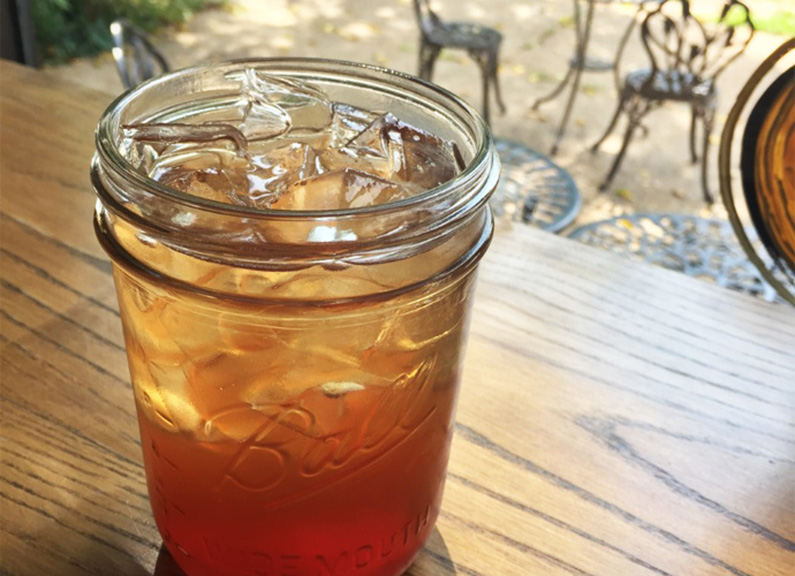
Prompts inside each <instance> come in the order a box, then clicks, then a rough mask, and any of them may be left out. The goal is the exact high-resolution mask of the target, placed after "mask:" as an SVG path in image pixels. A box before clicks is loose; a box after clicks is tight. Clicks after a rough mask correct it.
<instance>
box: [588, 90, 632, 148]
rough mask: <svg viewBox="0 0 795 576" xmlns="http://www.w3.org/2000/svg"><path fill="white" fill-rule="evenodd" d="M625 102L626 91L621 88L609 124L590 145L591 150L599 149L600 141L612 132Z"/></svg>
mask: <svg viewBox="0 0 795 576" xmlns="http://www.w3.org/2000/svg"><path fill="white" fill-rule="evenodd" d="M626 102H627V95H626V91H625V90H622V91H621V98H620V100H619V101H618V106H617V107H616V111H615V113H614V114H613V117H612V118H611V119H610V124H608V125H607V129H606V130H605V131H604V134H602V137H601V138H599V140H597V141H596V142H595V143H594V145H593V146H591V152H596V151H597V150H599V146H601V145H602V142H604V141H605V140H606V139H607V137H608V136H610V134H612V133H613V130H615V127H616V124H618V119H619V117H620V116H621V111H622V110H623V109H624V105H625V104H626Z"/></svg>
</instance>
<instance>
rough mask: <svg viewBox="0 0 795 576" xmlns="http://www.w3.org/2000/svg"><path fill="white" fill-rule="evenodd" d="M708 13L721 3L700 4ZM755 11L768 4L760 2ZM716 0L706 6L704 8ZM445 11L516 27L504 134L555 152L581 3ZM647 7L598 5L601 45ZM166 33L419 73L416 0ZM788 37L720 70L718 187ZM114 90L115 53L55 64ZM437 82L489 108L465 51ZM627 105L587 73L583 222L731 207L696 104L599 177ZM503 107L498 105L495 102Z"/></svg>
mask: <svg viewBox="0 0 795 576" xmlns="http://www.w3.org/2000/svg"><path fill="white" fill-rule="evenodd" d="M691 4H693V5H694V7H695V8H694V9H704V10H708V8H709V7H710V4H714V0H701V2H692V3H691ZM750 4H751V7H752V10H753V9H755V8H756V7H757V5H759V6H760V7H761V8H764V6H763V5H764V2H762V1H759V2H756V3H755V2H750ZM704 5H706V6H704ZM433 6H434V7H435V8H436V10H437V12H438V13H439V14H440V16H441V17H442V18H443V19H446V20H468V21H476V22H480V23H483V24H485V25H488V26H492V27H494V28H496V29H498V30H500V31H501V32H502V34H503V35H504V41H503V47H502V52H501V59H500V82H501V86H502V90H503V97H504V100H505V102H506V105H507V108H508V110H507V113H506V114H505V115H504V116H500V115H498V114H496V113H494V112H493V118H492V130H493V132H494V134H495V136H496V137H498V138H504V139H508V140H513V141H516V142H520V143H522V144H525V145H527V146H529V147H531V148H533V149H536V150H538V151H541V152H543V153H547V152H549V149H550V146H551V144H552V141H553V136H554V132H555V129H556V127H557V123H558V121H559V119H560V117H561V114H562V113H563V108H564V102H565V98H564V97H558V98H557V99H556V100H554V101H552V102H550V103H548V104H546V105H545V106H543V107H542V108H541V109H540V111H538V112H535V111H533V110H531V105H532V102H533V101H534V100H535V99H536V98H537V97H539V96H542V95H544V94H546V93H547V92H549V91H550V90H551V89H552V88H553V87H554V86H555V85H556V83H557V82H558V81H559V79H561V78H562V77H563V75H564V74H565V72H566V69H567V65H568V64H567V63H568V61H569V58H570V57H571V55H572V53H573V46H574V24H573V18H572V3H571V2H569V1H565V0H533V1H532V2H531V1H516V0H478V1H475V0H456V1H454V0H435V1H434V2H433ZM634 14H635V8H634V7H633V5H631V4H622V3H618V2H614V3H609V4H602V3H600V4H597V9H596V15H595V19H594V26H593V35H592V41H591V47H590V49H589V52H590V54H591V55H593V56H595V57H603V58H607V59H612V58H613V57H614V55H615V50H616V47H617V45H618V40H619V38H620V36H621V34H622V32H623V31H624V30H625V29H626V27H627V25H628V24H629V22H630V21H631V19H632V18H633V16H634ZM153 40H154V42H155V43H156V44H157V46H158V47H160V48H161V49H162V51H163V53H164V54H165V56H166V58H167V59H168V60H169V62H170V63H171V65H172V67H174V68H178V67H182V66H187V65H191V64H194V63H199V62H206V61H215V60H225V59H230V58H245V57H274V56H315V57H325V58H337V59H344V60H353V61H360V62H368V63H374V64H379V65H382V66H387V67H390V68H394V69H397V70H401V71H405V72H409V73H416V69H417V49H418V29H417V25H416V22H415V20H414V12H413V7H412V2H411V0H230V3H229V6H227V7H226V8H224V9H220V10H210V11H206V12H203V13H200V14H198V15H196V16H194V17H193V18H192V19H191V20H190V21H189V22H188V23H187V24H186V25H185V26H184V27H183V28H182V29H167V30H164V31H162V32H161V33H158V34H157V35H156V36H155V37H154V38H153ZM783 40H784V39H783V38H781V37H776V36H772V35H769V34H764V33H757V34H756V35H755V36H754V39H753V40H752V42H751V44H750V45H749V47H748V49H747V50H746V52H745V54H744V55H743V56H742V57H741V58H740V59H739V60H737V61H736V62H735V63H734V64H733V65H732V66H731V67H730V68H728V69H727V71H726V72H725V73H724V74H723V75H722V76H721V77H720V78H719V90H720V97H719V114H718V119H717V126H716V128H715V131H714V133H713V137H712V140H713V143H714V145H713V146H712V151H711V158H710V164H709V166H710V186H711V188H712V190H713V192H714V193H715V194H716V195H718V180H717V159H716V158H717V146H716V145H717V143H718V140H719V136H720V131H721V130H722V126H723V123H724V121H725V118H726V114H727V113H728V111H729V109H730V108H731V105H732V103H733V101H734V99H735V96H736V94H737V93H738V92H739V90H740V89H741V87H742V86H743V84H744V83H745V81H746V79H747V78H748V77H749V76H750V75H751V73H752V72H753V70H754V69H755V68H756V67H757V66H758V65H759V64H760V63H761V62H762V60H763V59H764V58H765V57H766V56H767V55H768V54H769V53H770V52H772V50H773V49H774V48H775V47H776V46H778V45H779V44H780V43H781V42H783ZM645 65H646V57H645V53H644V52H643V50H642V48H641V44H640V39H639V35H638V34H637V33H636V34H634V35H633V37H632V39H631V40H630V43H629V44H628V46H627V50H626V53H625V57H624V58H623V59H622V69H623V70H628V69H631V68H633V67H638V66H645ZM47 73H48V74H52V75H57V76H63V77H66V78H68V79H71V80H73V81H78V82H82V83H85V84H88V85H91V86H93V87H96V88H98V89H100V90H104V91H107V92H109V93H113V92H120V91H121V89H122V86H121V83H120V81H119V78H118V76H117V74H116V70H115V68H114V65H113V62H112V60H111V58H110V55H109V54H107V55H103V56H101V57H99V58H96V59H91V60H81V61H76V62H74V63H72V64H69V65H67V66H60V67H53V68H49V69H47ZM434 81H435V82H437V83H438V84H440V85H442V86H444V87H445V88H447V89H449V90H451V91H453V92H455V93H457V94H459V95H460V96H462V97H463V98H465V99H466V100H468V101H470V102H471V103H472V104H473V105H475V106H476V107H480V77H479V70H478V68H477V67H476V66H475V64H474V63H473V62H472V61H471V60H470V59H469V57H468V56H467V55H466V53H464V52H455V51H447V52H443V53H442V56H441V57H440V60H439V61H438V62H437V66H436V72H435V75H434ZM616 104H617V93H616V88H615V86H614V82H613V76H612V74H611V73H597V72H587V73H585V74H584V75H583V80H582V84H581V87H580V92H579V94H578V96H577V100H576V102H575V107H574V110H573V113H572V118H571V122H570V124H569V129H568V132H567V135H566V137H565V139H564V140H563V142H562V145H561V148H560V151H559V153H558V155H557V156H556V157H555V161H556V162H557V163H558V164H559V165H561V166H562V167H563V168H565V169H566V170H568V171H569V172H570V173H571V175H572V176H573V178H574V181H575V182H576V184H577V185H578V187H579V189H580V192H581V194H582V197H583V209H582V211H581V212H580V214H579V216H578V218H577V220H576V221H575V223H574V224H573V226H576V225H580V224H583V223H587V222H590V221H593V220H596V219H600V218H603V217H607V216H610V215H619V214H623V213H626V212H633V211H634V212H675V213H689V214H701V215H710V214H713V215H716V216H721V215H723V214H725V212H724V211H723V210H722V207H721V206H720V205H719V204H718V205H717V206H714V207H712V208H711V209H707V207H706V206H705V204H704V202H703V200H702V196H701V187H700V184H699V168H698V166H697V165H692V164H690V162H689V151H688V129H689V122H690V115H689V109H688V107H687V106H685V105H682V104H676V103H673V104H667V105H665V106H663V107H662V108H661V109H659V110H657V111H655V112H653V113H652V114H651V115H650V116H649V117H648V120H647V122H646V125H647V127H648V134H647V135H645V136H644V135H639V136H638V137H637V138H636V139H635V140H634V141H633V143H632V145H631V147H630V148H629V151H628V153H627V156H626V158H625V160H624V164H623V166H622V168H621V171H620V172H619V173H618V175H617V176H616V178H615V180H614V183H613V186H612V187H611V189H609V190H608V191H607V192H605V193H599V192H598V190H597V186H598V184H599V182H600V181H601V179H602V177H603V175H604V174H605V172H606V170H607V169H608V167H609V165H610V162H611V160H612V157H613V154H614V153H615V152H616V151H617V150H618V146H619V144H620V139H619V134H621V126H619V129H618V130H616V132H615V134H614V136H612V137H611V138H610V139H608V140H607V141H606V142H605V144H604V145H603V146H602V151H601V152H599V153H597V154H592V153H591V152H590V150H589V149H590V145H591V144H592V143H593V142H594V141H595V140H596V139H597V138H598V137H599V136H600V135H601V133H602V131H603V130H604V129H605V127H606V125H607V122H608V120H609V118H610V115H611V114H612V112H613V110H614V108H615V106H616ZM492 110H493V111H495V110H496V107H494V106H493V107H492Z"/></svg>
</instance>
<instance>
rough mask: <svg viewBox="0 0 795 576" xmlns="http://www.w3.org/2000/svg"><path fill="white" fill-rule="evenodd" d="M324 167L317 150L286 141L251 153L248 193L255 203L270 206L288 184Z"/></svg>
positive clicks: (314, 173)
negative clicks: (263, 152) (265, 150)
mask: <svg viewBox="0 0 795 576" xmlns="http://www.w3.org/2000/svg"><path fill="white" fill-rule="evenodd" d="M324 170H325V167H324V166H323V163H322V162H321V161H320V159H319V158H318V156H317V154H316V153H315V151H314V150H313V149H312V148H311V147H310V146H309V145H308V144H302V143H300V142H293V143H291V144H286V145H284V146H281V147H279V148H276V149H273V150H270V151H268V152H267V153H265V154H262V155H257V156H252V158H251V166H250V168H249V170H248V175H247V177H248V195H249V197H250V198H251V200H252V201H253V203H254V204H255V205H256V206H260V207H262V206H265V207H268V206H270V205H271V204H272V203H273V202H275V201H277V200H278V199H279V197H280V196H281V194H282V193H283V192H284V191H285V190H286V189H287V187H288V186H290V185H291V184H293V183H294V182H297V181H299V180H303V179H306V178H311V177H312V176H315V175H317V174H321V173H322V172H323V171H324Z"/></svg>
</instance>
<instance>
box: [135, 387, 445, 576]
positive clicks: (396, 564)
mask: <svg viewBox="0 0 795 576" xmlns="http://www.w3.org/2000/svg"><path fill="white" fill-rule="evenodd" d="M415 376H416V377H417V378H419V379H422V380H425V381H423V382H417V379H416V378H415V379H414V380H408V381H403V382H399V383H395V384H394V385H392V386H385V387H376V386H374V387H367V388H365V389H363V390H362V389H359V390H354V391H349V392H346V393H344V394H342V395H340V396H330V395H329V394H328V393H324V392H323V391H322V390H321V389H318V388H313V389H310V390H308V391H306V392H304V393H303V394H301V395H300V396H299V397H297V398H296V399H294V400H293V401H291V402H289V403H284V404H281V405H273V406H271V407H267V408H263V407H262V406H260V407H258V408H257V409H256V410H255V409H252V407H250V406H247V405H240V406H237V407H232V408H228V409H226V410H225V411H224V412H223V413H221V416H219V417H216V418H214V419H212V420H211V423H210V424H207V425H206V426H205V432H209V433H210V437H212V438H213V441H209V442H208V441H198V440H196V439H195V438H194V437H192V436H191V435H188V434H185V433H172V432H167V431H165V430H164V429H163V428H162V427H160V426H159V425H158V424H157V423H155V422H153V421H152V420H151V419H150V418H149V417H148V416H146V415H145V414H144V413H143V411H142V412H141V414H140V416H141V417H140V425H141V440H142V446H143V449H144V460H145V464H146V471H147V481H148V484H149V492H150V498H151V502H152V508H153V512H154V517H155V520H156V522H157V525H158V528H159V529H160V532H161V534H162V535H163V539H164V541H165V543H166V546H167V547H168V548H169V550H170V552H171V553H172V555H173V556H174V559H175V560H176V561H177V562H178V563H179V564H180V566H182V568H183V569H184V570H185V571H186V572H187V574H188V575H189V576H254V575H259V576H348V575H352V576H354V575H355V576H397V575H399V574H401V573H402V572H403V571H404V570H405V569H406V568H407V567H408V566H409V565H410V563H411V562H412V561H413V560H414V558H415V557H416V556H417V554H418V552H419V550H420V549H421V547H422V545H423V544H424V542H425V540H426V539H427V537H428V535H429V534H430V531H431V529H432V528H433V524H434V522H435V520H436V517H437V515H438V512H439V506H440V503H441V497H442V489H443V485H444V475H445V468H446V465H447V458H448V453H449V444H450V438H451V419H452V410H453V404H454V397H455V388H456V385H455V383H453V382H450V381H449V380H448V381H447V383H445V384H444V385H442V386H440V385H438V383H435V382H431V381H430V380H431V378H430V377H429V376H430V375H429V374H427V373H426V374H425V375H424V376H423V375H422V374H419V375H418V374H416V373H415ZM216 437H217V439H215V438H216Z"/></svg>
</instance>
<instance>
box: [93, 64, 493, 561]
mask: <svg viewBox="0 0 795 576" xmlns="http://www.w3.org/2000/svg"><path fill="white" fill-rule="evenodd" d="M252 69H255V70H257V71H260V72H265V73H267V74H269V75H273V76H275V77H277V78H286V79H292V80H299V81H302V82H307V83H310V84H311V85H312V86H315V87H318V88H320V89H322V90H323V91H325V92H326V94H328V96H329V97H330V99H332V100H334V101H336V102H344V103H347V104H350V105H353V106H358V107H361V108H365V109H369V110H384V111H390V112H392V113H393V114H395V115H396V116H397V117H399V118H400V119H401V120H404V121H406V122H408V123H410V124H413V125H415V126H418V127H420V128H422V129H423V130H426V131H427V132H430V133H432V134H435V135H437V136H440V137H442V138H445V139H447V140H448V141H450V142H453V143H455V145H456V146H457V147H458V149H459V151H460V154H461V156H462V157H463V159H464V161H465V165H466V167H465V168H464V169H463V170H462V172H461V173H460V174H459V175H458V176H456V177H455V178H454V179H452V180H450V181H448V182H446V183H444V184H442V185H440V186H438V187H436V188H433V189H432V190H429V191H427V192H424V193H421V194H418V195H416V196H413V197H410V198H406V199H403V200H399V201H396V202H392V203H387V204H383V205H377V206H371V207H363V208H348V209H343V210H325V211H286V210H269V209H255V208H251V207H248V206H238V205H231V204H226V203H222V202H218V201H215V200H213V199H208V198H199V197H196V196H191V195H188V194H184V193H182V192H179V191H177V190H174V189H171V188H169V187H167V186H165V185H163V184H161V183H159V182H157V181H155V180H153V179H151V178H149V177H148V176H146V175H145V174H143V173H142V172H140V171H139V170H137V169H136V168H135V167H134V166H133V165H132V164H131V161H130V154H131V151H130V150H129V148H128V147H127V145H126V144H125V139H124V130H125V126H128V125H130V124H134V123H141V122H149V123H152V122H180V121H184V120H185V119H190V121H192V122H194V121H196V120H197V119H199V120H201V119H204V118H209V119H213V118H217V117H218V116H219V114H220V115H222V114H223V110H225V109H226V108H227V107H228V106H229V105H230V103H231V102H233V101H235V99H236V98H238V97H239V93H240V84H239V81H238V80H235V78H239V77H240V74H239V73H242V72H244V71H246V70H252ZM96 145H97V153H96V155H95V158H94V161H93V163H92V169H91V177H92V183H93V186H94V189H95V191H96V193H97V195H98V197H99V200H98V202H97V206H96V213H95V227H96V232H97V236H98V238H99V240H100V242H101V244H102V246H103V247H104V249H105V250H106V251H107V253H108V254H109V255H110V258H111V260H112V262H113V270H114V279H115V283H116V289H117V293H118V301H119V308H120V311H121V317H122V324H123V330H124V337H125V342H126V348H127V355H128V360H129V367H130V374H131V378H132V383H133V388H134V392H135V401H136V406H137V411H138V417H139V424H140V431H141V444H142V449H143V456H144V464H145V469H146V477H147V483H148V489H149V495H150V500H151V504H152V509H153V513H154V517H155V520H156V522H157V526H158V528H159V530H160V533H161V535H162V537H163V540H164V543H165V545H166V546H167V548H168V549H169V551H170V552H171V554H172V555H173V556H174V559H175V560H176V561H177V563H179V564H180V565H181V566H182V567H183V569H184V570H185V571H186V572H187V574H189V575H190V576H204V575H206V576H209V575H213V576H218V575H222V576H223V575H235V576H242V575H249V574H250V575H252V576H253V575H255V574H259V575H269V574H273V575H277V574H287V573H290V574H292V573H296V574H312V575H315V574H323V575H337V574H339V575H342V574H357V575H361V576H395V575H398V574H401V573H402V572H403V571H404V570H405V569H406V568H407V567H408V566H409V564H410V563H411V562H412V561H413V560H414V558H416V556H417V554H418V553H419V551H420V549H421V548H422V546H423V543H424V542H425V540H426V539H427V537H428V535H429V534H430V532H431V530H432V528H433V525H434V522H435V520H436V517H437V515H438V513H439V508H440V503H441V498H442V490H443V486H444V478H445V470H446V466H447V459H448V453H449V447H450V440H451V437H452V431H453V418H454V411H455V401H456V396H457V389H458V384H459V380H460V376H461V363H462V354H463V349H464V345H465V341H466V334H467V324H468V318H469V310H470V307H471V303H472V293H473V288H474V280H475V271H476V267H477V263H478V261H479V260H480V258H481V256H482V255H483V253H484V251H485V250H486V248H487V246H488V243H489V240H490V238H491V234H492V218H491V213H490V211H489V208H488V205H487V200H488V197H489V195H490V194H491V193H492V192H493V190H494V188H495V186H496V184H497V180H498V175H499V162H498V159H497V155H496V153H495V150H494V146H493V143H492V140H491V137H490V135H489V132H488V129H487V127H486V125H485V124H484V123H483V121H482V120H481V119H480V117H479V116H478V115H477V113H475V112H474V111H473V110H472V109H471V108H470V107H469V106H468V105H466V104H465V103H463V102H462V101H461V100H459V99H458V98H456V97H455V96H453V95H451V94H450V93H448V92H446V91H444V90H442V89H441V88H439V87H436V86H434V85H431V84H428V83H425V82H422V81H419V80H417V79H415V78H412V77H410V76H406V75H403V74H400V73H397V72H393V71H388V70H384V69H379V68H374V67H371V66H364V65H356V64H349V63H342V62H333V61H324V60H306V59H301V60H295V59H285V60H251V61H239V62H232V63H224V64H211V65H207V66H202V67H196V68H190V69H186V70H183V71H179V72H175V73H171V74H168V75H166V76H162V77H160V78H158V79H155V80H153V81H150V82H148V83H145V84H143V85H141V86H139V87H138V88H136V89H134V90H133V91H131V92H128V93H126V94H124V95H122V96H121V97H119V98H118V99H117V100H116V101H115V102H114V103H113V104H111V106H110V107H109V108H108V110H107V111H106V112H105V114H104V115H103V117H102V118H101V120H100V122H99V126H98V128H97V135H96Z"/></svg>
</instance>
